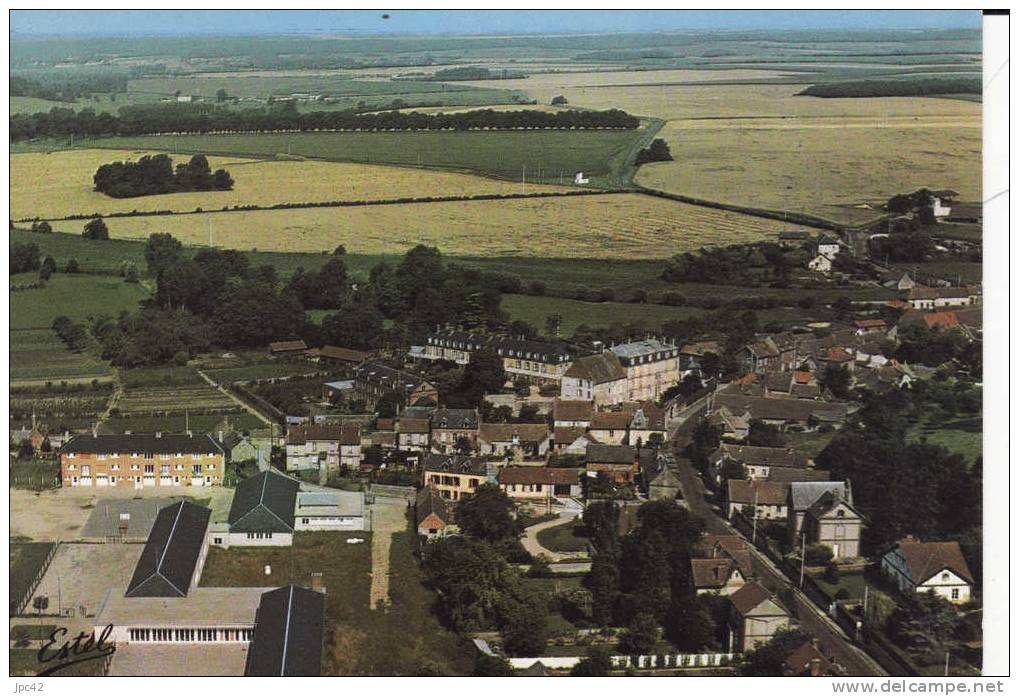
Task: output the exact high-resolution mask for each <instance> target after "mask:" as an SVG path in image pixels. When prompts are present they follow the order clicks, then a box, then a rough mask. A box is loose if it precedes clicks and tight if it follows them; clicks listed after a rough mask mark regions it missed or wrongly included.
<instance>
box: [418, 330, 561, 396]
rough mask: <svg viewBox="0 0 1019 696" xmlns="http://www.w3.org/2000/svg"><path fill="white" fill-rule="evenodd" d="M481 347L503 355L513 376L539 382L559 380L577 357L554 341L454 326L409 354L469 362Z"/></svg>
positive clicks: (500, 355) (436, 333) (507, 368)
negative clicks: (478, 331) (485, 333)
mask: <svg viewBox="0 0 1019 696" xmlns="http://www.w3.org/2000/svg"><path fill="white" fill-rule="evenodd" d="M479 350H490V351H492V352H494V353H496V354H497V355H498V356H499V357H500V358H502V361H503V369H504V370H505V371H506V372H507V374H509V375H510V376H511V378H513V379H521V378H522V379H525V380H527V381H531V382H534V383H539V384H540V383H545V382H559V380H561V379H562V376H563V373H564V372H566V370H567V369H568V368H569V366H570V363H571V362H572V361H573V359H574V357H575V356H574V355H573V353H572V351H570V350H569V349H567V348H565V347H564V346H560V345H556V344H553V343H542V342H540V341H530V340H526V339H522V338H519V339H518V338H509V337H505V336H484V335H480V334H473V333H468V332H466V331H452V330H450V331H438V332H435V333H433V334H430V335H429V336H428V337H427V339H426V340H425V345H423V346H414V347H413V348H412V349H411V353H410V355H411V357H413V358H416V359H422V360H445V361H448V362H453V363H456V364H457V365H466V364H468V363H469V362H470V361H471V355H472V354H474V353H475V352H477V351H479Z"/></svg>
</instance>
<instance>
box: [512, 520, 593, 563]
mask: <svg viewBox="0 0 1019 696" xmlns="http://www.w3.org/2000/svg"><path fill="white" fill-rule="evenodd" d="M575 519H577V516H576V515H565V514H560V515H559V517H556V518H555V519H554V520H549V521H548V522H541V523H539V524H534V525H531V526H530V527H528V528H527V529H525V530H524V536H523V538H522V539H521V540H520V543H521V544H523V546H524V549H526V550H527V553H529V554H531V555H532V556H545V558H547V559H548V561H549V562H550V563H558V562H560V561H574V560H582V559H586V558H588V554H587V553H585V552H573V553H561V552H559V551H553V550H551V549H547V548H545V547H544V546H542V545H541V544H540V543H538V532H540V531H542V530H543V529H549V528H551V527H558V526H559V525H563V524H569V523H570V522H572V521H573V520H575Z"/></svg>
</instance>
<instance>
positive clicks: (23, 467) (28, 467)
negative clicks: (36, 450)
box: [11, 459, 60, 491]
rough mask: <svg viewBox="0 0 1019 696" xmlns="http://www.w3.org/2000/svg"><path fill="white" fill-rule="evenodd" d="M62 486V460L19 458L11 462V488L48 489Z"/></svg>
mask: <svg viewBox="0 0 1019 696" xmlns="http://www.w3.org/2000/svg"><path fill="white" fill-rule="evenodd" d="M59 487H60V462H59V461H57V460H55V459H31V460H18V461H16V462H12V463H11V488H25V489H28V490H30V491H47V490H50V489H51V488H59Z"/></svg>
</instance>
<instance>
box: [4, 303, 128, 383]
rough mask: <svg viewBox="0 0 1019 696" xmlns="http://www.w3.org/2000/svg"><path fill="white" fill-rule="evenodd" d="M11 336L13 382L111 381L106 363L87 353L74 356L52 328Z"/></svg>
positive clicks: (15, 333)
mask: <svg viewBox="0 0 1019 696" xmlns="http://www.w3.org/2000/svg"><path fill="white" fill-rule="evenodd" d="M14 294H23V293H12V295H14ZM8 335H9V337H10V351H11V352H10V362H9V365H10V380H11V382H19V383H34V382H39V383H44V382H47V381H51V382H61V381H68V382H89V381H91V380H93V379H98V380H100V381H108V380H109V378H110V370H109V366H108V365H107V364H106V363H105V362H103V361H101V360H99V359H97V358H94V357H92V356H91V355H89V354H87V353H72V352H71V351H69V350H68V349H67V347H66V346H65V345H64V342H63V341H61V340H60V339H59V338H57V335H56V334H55V333H53V331H52V330H51V329H49V328H45V329H21V330H17V331H11V332H10V333H9V334H8Z"/></svg>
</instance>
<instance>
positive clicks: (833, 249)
mask: <svg viewBox="0 0 1019 696" xmlns="http://www.w3.org/2000/svg"><path fill="white" fill-rule="evenodd" d="M841 250H842V244H841V242H839V240H838V239H837V238H835V237H832V236H831V235H827V234H823V235H821V236H820V237H819V238H818V240H817V253H818V254H821V255H822V256H826V257H827V258H829V259H832V260H834V259H835V257H836V256H838V253H839V251H841Z"/></svg>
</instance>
